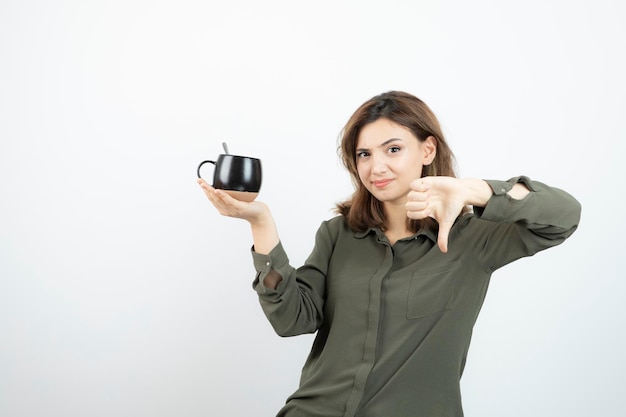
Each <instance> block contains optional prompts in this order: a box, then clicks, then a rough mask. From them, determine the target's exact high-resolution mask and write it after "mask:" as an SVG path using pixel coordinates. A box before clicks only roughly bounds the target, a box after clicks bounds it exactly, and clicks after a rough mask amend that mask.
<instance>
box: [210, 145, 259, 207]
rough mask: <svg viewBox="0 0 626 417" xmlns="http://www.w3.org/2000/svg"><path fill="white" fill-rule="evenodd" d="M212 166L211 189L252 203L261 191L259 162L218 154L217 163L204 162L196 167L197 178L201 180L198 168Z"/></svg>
mask: <svg viewBox="0 0 626 417" xmlns="http://www.w3.org/2000/svg"><path fill="white" fill-rule="evenodd" d="M204 164H213V165H215V168H214V170H213V187H214V188H217V189H220V190H224V191H225V192H226V193H227V194H229V195H230V196H232V197H233V198H236V199H237V200H241V201H248V202H250V201H253V200H254V199H255V198H256V197H257V196H258V195H259V190H260V189H261V180H262V171H261V160H260V159H257V158H252V157H249V156H240V155H231V154H220V155H219V156H218V157H217V161H211V160H206V161H202V162H201V163H200V165H198V178H202V175H201V173H200V168H202V166H203V165H204Z"/></svg>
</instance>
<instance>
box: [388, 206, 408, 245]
mask: <svg viewBox="0 0 626 417" xmlns="http://www.w3.org/2000/svg"><path fill="white" fill-rule="evenodd" d="M385 219H386V225H385V226H386V227H385V229H386V230H385V235H386V236H387V238H388V239H389V242H391V244H392V245H393V244H394V243H396V241H398V240H399V239H402V238H405V237H409V236H411V235H412V234H413V232H412V231H411V230H409V229H408V228H407V217H406V206H405V205H404V204H391V203H386V204H385Z"/></svg>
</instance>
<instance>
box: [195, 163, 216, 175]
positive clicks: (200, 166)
mask: <svg viewBox="0 0 626 417" xmlns="http://www.w3.org/2000/svg"><path fill="white" fill-rule="evenodd" d="M207 162H208V163H209V164H213V165H215V161H202V162H200V165H198V178H202V176H201V175H200V168H202V165H204V164H206V163H207Z"/></svg>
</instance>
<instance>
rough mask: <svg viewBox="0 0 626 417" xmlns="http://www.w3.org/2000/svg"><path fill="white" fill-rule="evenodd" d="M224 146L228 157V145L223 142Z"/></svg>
mask: <svg viewBox="0 0 626 417" xmlns="http://www.w3.org/2000/svg"><path fill="white" fill-rule="evenodd" d="M222 146H223V147H224V152H225V153H226V155H228V145H226V142H222Z"/></svg>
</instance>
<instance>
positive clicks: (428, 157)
mask: <svg viewBox="0 0 626 417" xmlns="http://www.w3.org/2000/svg"><path fill="white" fill-rule="evenodd" d="M422 152H423V158H424V165H430V164H432V163H433V161H434V160H435V155H437V139H435V137H434V136H429V137H427V138H426V140H425V141H424V142H422Z"/></svg>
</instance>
